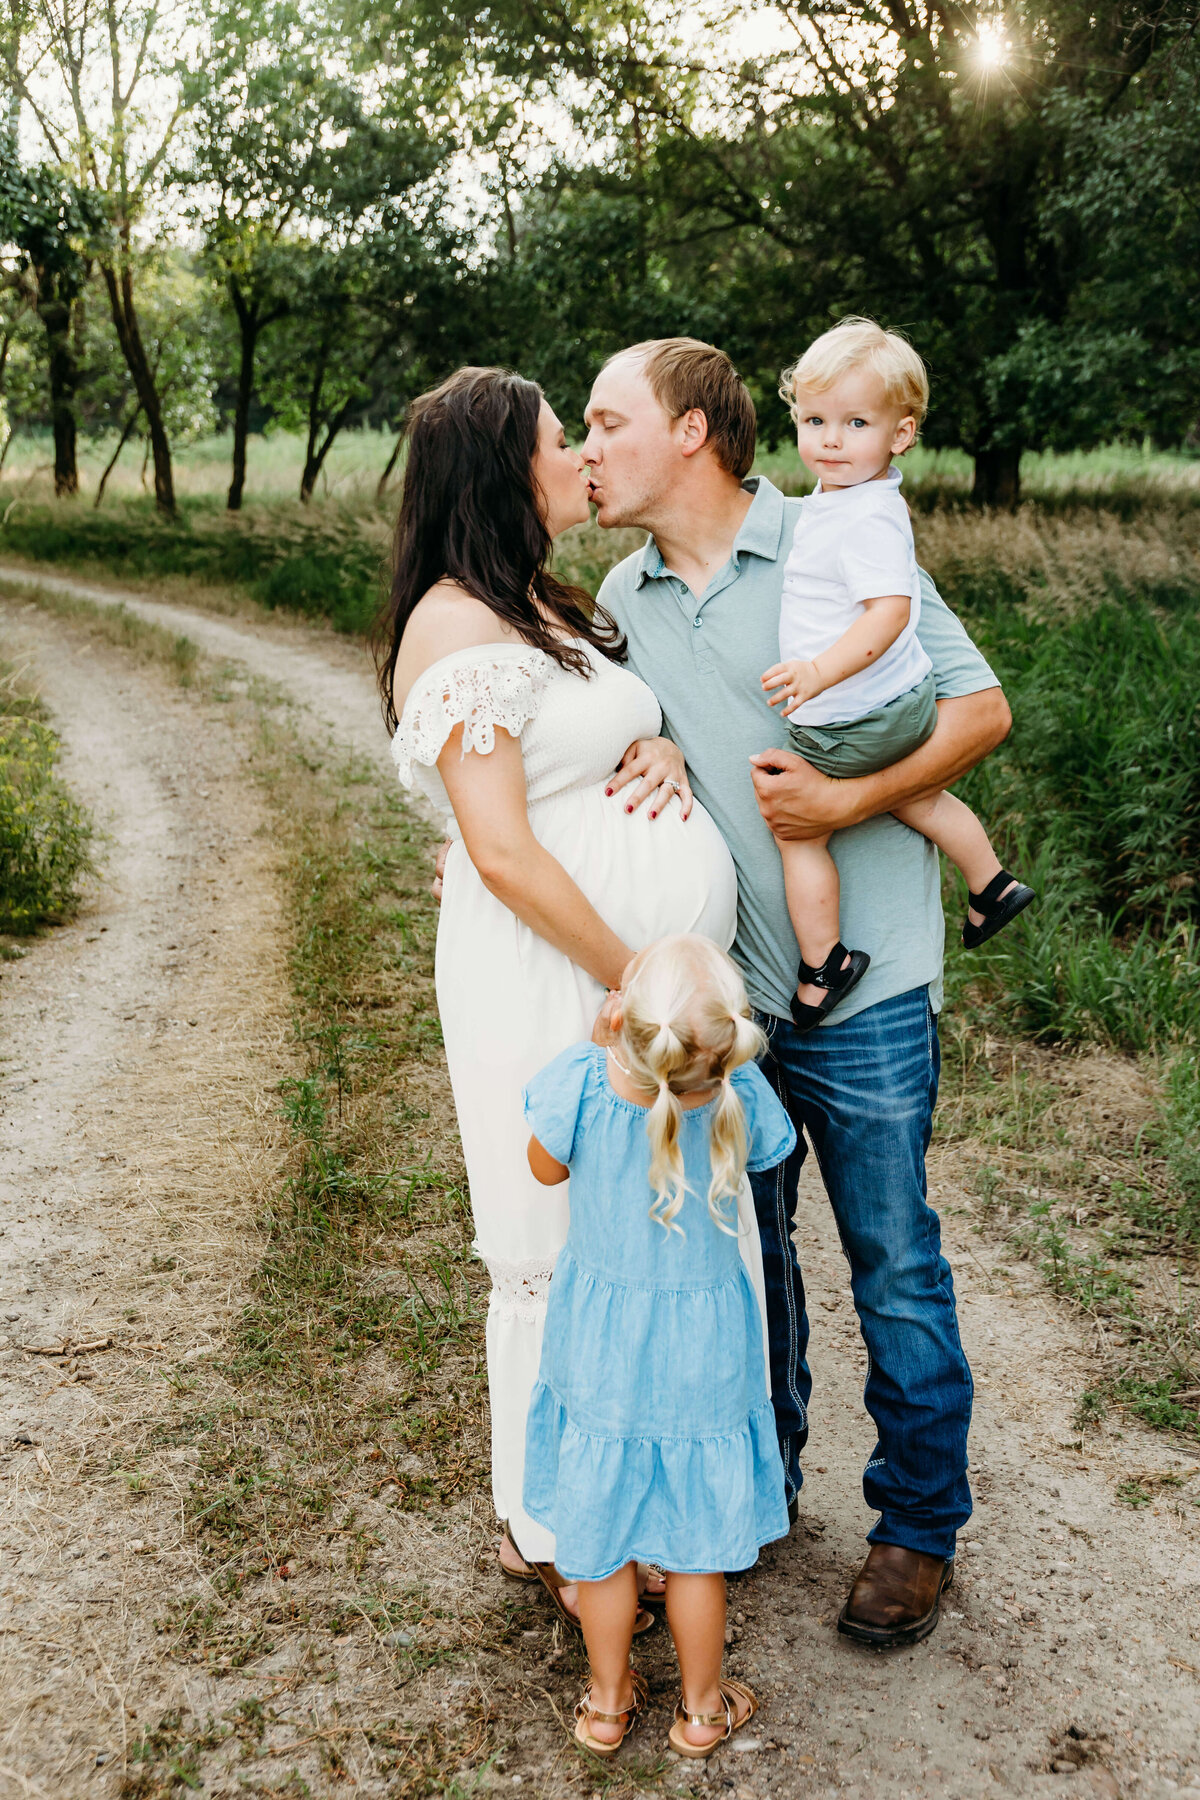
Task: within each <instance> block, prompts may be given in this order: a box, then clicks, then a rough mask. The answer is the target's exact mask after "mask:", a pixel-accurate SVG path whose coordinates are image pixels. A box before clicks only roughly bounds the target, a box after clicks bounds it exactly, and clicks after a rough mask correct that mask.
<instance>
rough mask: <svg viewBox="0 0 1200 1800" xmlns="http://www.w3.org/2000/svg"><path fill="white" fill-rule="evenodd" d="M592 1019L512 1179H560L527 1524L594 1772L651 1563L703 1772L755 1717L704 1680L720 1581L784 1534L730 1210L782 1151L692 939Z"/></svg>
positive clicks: (723, 960) (737, 1695) (716, 1651)
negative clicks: (662, 1574) (576, 1626)
mask: <svg viewBox="0 0 1200 1800" xmlns="http://www.w3.org/2000/svg"><path fill="white" fill-rule="evenodd" d="M606 1015H607V1018H606V1022H607V1025H608V1027H609V1031H610V1032H611V1034H612V1036H613V1039H614V1047H613V1048H611V1049H607V1050H606V1049H604V1048H601V1047H600V1046H599V1045H597V1044H594V1043H586V1044H575V1045H573V1046H572V1047H571V1048H570V1049H568V1050H564V1051H563V1052H562V1054H561V1055H560V1056H558V1057H556V1058H555V1060H554V1061H553V1062H552V1063H550V1064H549V1066H548V1067H547V1068H545V1069H543V1070H542V1071H541V1073H540V1074H539V1075H537V1076H535V1078H534V1080H533V1081H531V1082H530V1084H529V1086H528V1088H527V1089H526V1090H525V1115H526V1118H527V1119H528V1121H529V1124H530V1126H531V1128H532V1131H533V1136H532V1137H531V1138H530V1140H529V1164H530V1168H531V1169H532V1170H533V1173H534V1175H535V1176H536V1177H537V1178H538V1180H539V1181H542V1182H544V1183H546V1184H547V1185H551V1184H553V1183H556V1182H560V1181H565V1180H566V1179H567V1177H568V1175H569V1176H570V1178H571V1223H570V1229H569V1233H568V1236H567V1242H566V1245H565V1247H564V1249H563V1250H562V1251H561V1253H560V1255H559V1258H558V1263H557V1265H556V1267H555V1271H554V1278H553V1280H552V1282H551V1284H550V1298H549V1303H548V1306H547V1311H546V1329H545V1337H544V1340H543V1346H542V1362H541V1372H540V1377H539V1380H538V1383H537V1385H536V1387H535V1388H534V1392H533V1400H532V1403H531V1405H530V1411H529V1426H528V1431H527V1435H526V1451H525V1506H526V1508H527V1510H528V1512H529V1514H530V1516H531V1517H532V1518H534V1519H536V1520H538V1521H539V1522H540V1523H542V1524H543V1525H545V1526H546V1527H547V1528H548V1529H549V1530H551V1531H553V1533H554V1536H555V1543H556V1546H557V1549H556V1552H555V1560H556V1562H557V1564H558V1568H559V1570H560V1572H561V1574H562V1575H563V1576H564V1577H565V1578H566V1579H567V1580H569V1581H577V1582H578V1583H579V1588H578V1595H579V1616H580V1620H581V1623H582V1626H583V1635H584V1640H585V1642H586V1644H587V1650H588V1658H589V1662H590V1665H591V1680H590V1681H589V1683H588V1685H587V1687H586V1689H585V1690H584V1694H583V1698H582V1699H581V1700H580V1702H579V1704H578V1706H577V1707H576V1709H575V1717H576V1720H577V1725H576V1730H575V1736H576V1738H577V1739H578V1741H579V1742H580V1743H581V1744H582V1745H584V1746H585V1747H586V1748H587V1749H589V1750H591V1751H593V1752H595V1754H596V1755H598V1756H611V1755H613V1753H614V1752H615V1751H616V1750H617V1749H618V1748H619V1747H620V1745H621V1744H622V1743H623V1741H624V1739H625V1736H626V1733H627V1732H628V1731H629V1730H630V1729H631V1727H632V1725H633V1722H634V1719H635V1718H636V1716H637V1714H638V1713H639V1712H640V1711H641V1709H642V1707H643V1706H644V1704H645V1700H646V1689H645V1684H644V1683H643V1682H642V1681H641V1679H640V1677H639V1676H637V1675H636V1674H634V1672H633V1671H632V1670H631V1669H630V1666H629V1652H630V1646H631V1643H632V1639H633V1628H634V1621H635V1618H636V1615H637V1610H638V1589H637V1564H638V1563H639V1561H640V1562H649V1563H657V1564H659V1565H660V1566H661V1567H663V1568H665V1569H666V1570H667V1572H668V1573H667V1578H666V1601H667V1621H668V1624H669V1625H670V1628H671V1636H672V1638H673V1639H674V1642H675V1649H676V1653H677V1655H678V1657H679V1667H680V1673H681V1676H682V1685H683V1694H682V1699H681V1701H680V1704H679V1705H678V1706H677V1707H676V1709H675V1721H674V1724H673V1725H672V1728H671V1733H670V1744H671V1748H672V1749H673V1750H675V1751H677V1752H678V1753H679V1755H681V1756H686V1757H706V1756H710V1755H711V1754H712V1752H713V1751H714V1750H715V1749H716V1747H717V1745H718V1744H720V1743H723V1742H724V1740H725V1739H726V1738H727V1737H729V1735H730V1734H731V1732H734V1731H736V1730H737V1729H738V1727H739V1726H741V1725H744V1724H745V1723H746V1721H747V1720H748V1719H749V1718H750V1717H751V1716H752V1714H753V1713H754V1712H755V1710H756V1708H757V1704H758V1703H757V1701H756V1699H755V1697H754V1695H753V1694H752V1693H751V1692H750V1690H749V1688H747V1687H745V1686H743V1685H742V1683H740V1682H737V1681H731V1680H729V1679H725V1680H722V1677H721V1654H722V1648H723V1645H724V1641H725V1577H724V1571H725V1570H726V1569H746V1568H749V1567H750V1566H751V1565H752V1564H753V1563H754V1562H756V1561H757V1558H758V1552H759V1548H760V1546H761V1545H763V1544H766V1543H770V1542H771V1541H772V1540H774V1539H775V1538H780V1537H784V1536H785V1535H786V1533H787V1529H788V1518H787V1506H786V1502H785V1498H784V1481H783V1465H782V1463H781V1461H780V1456H779V1446H778V1442H777V1440H776V1434H775V1420H774V1416H773V1413H772V1409H771V1403H770V1400H769V1399H768V1397H767V1387H766V1379H765V1375H764V1370H763V1351H762V1326H761V1322H760V1315H759V1310H758V1303H757V1301H756V1299H755V1296H754V1290H753V1288H752V1286H751V1283H750V1279H749V1276H748V1275H747V1274H746V1273H745V1270H744V1266H743V1263H742V1259H741V1256H740V1254H739V1250H738V1243H737V1210H736V1195H737V1190H738V1186H739V1184H740V1182H741V1180H742V1176H743V1174H744V1172H745V1170H746V1169H747V1168H750V1169H769V1168H773V1167H775V1165H776V1164H777V1163H780V1162H782V1160H783V1158H784V1157H785V1156H786V1155H787V1154H788V1152H789V1151H790V1150H791V1149H792V1147H793V1145H794V1144H795V1141H796V1138H795V1133H794V1131H793V1129H792V1126H791V1123H790V1121H789V1120H788V1117H787V1114H786V1113H785V1112H784V1110H783V1108H782V1106H781V1105H780V1104H779V1101H778V1100H777V1099H776V1097H775V1095H774V1094H773V1092H772V1091H771V1089H770V1087H769V1086H768V1084H767V1082H766V1081H765V1080H764V1078H763V1076H762V1075H761V1074H760V1073H759V1070H758V1069H757V1067H756V1066H755V1064H754V1061H753V1059H754V1057H755V1056H756V1055H758V1054H759V1053H760V1052H761V1050H762V1048H763V1043H764V1040H763V1036H762V1033H761V1032H760V1031H759V1030H758V1028H757V1026H755V1025H754V1024H753V1023H752V1022H751V1020H750V1017H749V1007H748V1004H747V1000H746V990H745V988H744V986H743V985H742V978H741V976H740V975H739V974H738V972H737V970H736V969H735V967H734V965H733V964H732V963H731V962H730V960H729V958H728V957H727V956H726V955H725V954H724V952H723V951H721V950H718V948H717V947H716V945H715V944H713V943H711V942H710V941H709V940H708V939H707V938H702V937H692V936H681V937H670V938H663V939H661V940H660V941H659V942H658V943H655V944H651V945H650V946H649V948H648V949H646V950H643V951H642V952H641V954H640V955H639V956H637V957H635V958H634V960H633V962H632V963H631V964H630V965H629V968H628V970H627V971H626V974H625V979H624V981H623V983H622V986H621V989H620V991H619V993H617V994H615V995H613V996H612V997H611V999H610V1001H609V1002H608V1004H607V1008H606ZM603 1017H604V1015H602V1018H603Z"/></svg>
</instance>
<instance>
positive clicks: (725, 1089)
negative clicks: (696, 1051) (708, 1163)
mask: <svg viewBox="0 0 1200 1800" xmlns="http://www.w3.org/2000/svg"><path fill="white" fill-rule="evenodd" d="M709 1145H710V1149H711V1154H712V1182H711V1183H710V1185H709V1190H708V1210H709V1212H710V1213H711V1214H712V1218H713V1223H714V1224H715V1225H719V1226H720V1228H721V1230H722V1231H727V1232H728V1233H729V1235H730V1237H736V1236H737V1211H736V1196H737V1191H738V1188H739V1187H740V1186H741V1181H742V1176H743V1175H744V1174H745V1173H746V1114H745V1111H744V1109H743V1107H742V1103H741V1101H740V1100H739V1099H738V1093H737V1089H736V1088H735V1087H734V1085H733V1083H732V1081H730V1079H729V1076H728V1075H726V1076H725V1077H724V1078H723V1079H722V1082H721V1094H720V1098H719V1099H718V1101H717V1110H716V1112H715V1114H714V1115H713V1122H712V1132H711V1135H710V1138H709Z"/></svg>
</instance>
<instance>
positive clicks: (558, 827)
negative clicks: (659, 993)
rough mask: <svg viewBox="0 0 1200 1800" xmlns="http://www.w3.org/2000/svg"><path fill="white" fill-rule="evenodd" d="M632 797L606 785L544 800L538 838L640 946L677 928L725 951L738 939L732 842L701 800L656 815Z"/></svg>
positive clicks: (536, 815) (534, 814) (535, 812)
mask: <svg viewBox="0 0 1200 1800" xmlns="http://www.w3.org/2000/svg"><path fill="white" fill-rule="evenodd" d="M624 802H625V796H624V795H623V794H620V793H618V794H613V795H612V796H611V797H606V796H605V793H604V787H603V784H599V785H598V786H596V787H594V788H586V789H584V790H582V791H579V792H574V793H570V794H560V795H557V796H555V797H553V798H550V799H547V800H542V801H540V802H538V803H537V804H536V805H535V806H534V807H533V808H531V811H530V822H531V824H532V825H533V829H534V832H535V834H536V836H537V838H538V840H539V841H540V842H541V843H542V844H543V845H544V846H545V848H546V849H547V850H548V851H549V852H550V854H551V855H552V856H554V857H556V858H557V859H558V861H559V862H560V863H561V864H562V865H563V867H564V869H566V871H567V873H568V874H569V875H570V876H571V878H572V879H573V880H574V881H576V882H577V883H578V885H579V886H580V888H582V890H583V892H584V893H585V894H586V895H587V897H588V899H589V900H590V901H591V903H592V905H593V906H594V907H595V908H596V911H597V912H598V913H599V914H600V917H601V918H602V919H603V920H604V921H605V923H606V924H608V925H610V926H611V927H612V929H613V930H614V931H615V932H616V933H617V935H618V937H621V938H623V939H624V941H625V942H626V943H627V944H628V945H629V946H630V948H631V949H633V950H640V949H641V948H642V947H643V946H644V945H646V944H649V943H652V942H653V941H654V939H655V938H660V937H666V936H667V935H668V934H669V933H671V932H675V931H695V932H699V933H701V934H702V935H703V936H704V937H710V938H712V939H713V941H714V942H715V943H718V944H720V945H721V947H722V949H728V948H729V945H730V944H731V943H732V942H733V934H734V930H735V927H736V922H737V877H736V875H735V873H734V867H733V859H732V857H731V856H730V854H729V851H728V850H727V848H726V846H725V840H724V839H723V838H722V836H721V834H720V832H719V831H718V830H717V828H716V826H715V825H714V824H713V822H712V820H711V819H710V817H709V816H708V814H707V813H706V812H705V810H704V808H703V807H702V806H701V805H700V804H699V803H698V802H697V804H696V805H695V806H694V807H693V809H692V813H691V817H690V818H689V819H687V820H686V821H685V820H684V819H682V818H681V817H680V811H679V802H678V800H672V801H671V804H670V805H669V806H668V807H667V809H666V811H665V812H662V813H660V814H659V816H658V818H657V819H652V818H651V817H650V814H649V812H648V811H647V809H646V807H645V806H641V807H639V809H638V810H637V812H635V813H627V812H626V811H625V804H624Z"/></svg>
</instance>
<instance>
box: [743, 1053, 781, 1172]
mask: <svg viewBox="0 0 1200 1800" xmlns="http://www.w3.org/2000/svg"><path fill="white" fill-rule="evenodd" d="M732 1079H733V1085H734V1087H735V1088H736V1089H737V1094H738V1098H739V1099H740V1100H741V1103H742V1107H743V1109H744V1111H745V1114H746V1146H747V1156H746V1167H747V1169H748V1170H750V1172H751V1173H752V1174H755V1175H757V1174H758V1173H759V1171H760V1170H762V1169H774V1168H775V1167H777V1165H778V1164H779V1163H781V1162H782V1161H783V1159H784V1157H785V1156H789V1155H790V1154H791V1152H792V1151H793V1150H794V1149H795V1148H796V1131H795V1127H794V1126H793V1124H792V1121H791V1120H790V1119H789V1118H788V1116H787V1113H786V1112H785V1111H784V1109H783V1106H782V1104H781V1103H780V1100H779V1097H778V1095H777V1094H776V1092H775V1090H774V1088H773V1087H772V1086H771V1084H770V1082H769V1081H768V1080H767V1078H766V1076H765V1075H764V1074H763V1072H762V1070H761V1069H760V1068H759V1066H758V1064H757V1063H743V1064H742V1067H741V1068H740V1069H735V1070H734V1072H733V1077H732Z"/></svg>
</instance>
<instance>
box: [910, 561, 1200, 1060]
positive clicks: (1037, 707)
mask: <svg viewBox="0 0 1200 1800" xmlns="http://www.w3.org/2000/svg"><path fill="white" fill-rule="evenodd" d="M944 591H945V594H946V598H947V599H948V600H949V601H950V603H951V604H952V605H953V604H957V605H958V607H959V609H960V610H962V611H963V613H964V615H965V617H966V620H967V623H968V626H969V628H970V629H971V630H972V632H973V633H974V634H975V635H976V637H977V638H978V640H979V641H980V643H981V645H982V646H983V648H984V649H985V651H986V653H987V654H988V655H989V658H990V660H991V661H992V663H993V666H994V667H995V668H996V671H997V674H998V675H999V676H1000V678H1001V681H1002V683H1003V685H1004V688H1005V692H1006V694H1007V696H1008V698H1009V701H1010V704H1011V705H1012V708H1013V713H1014V717H1015V719H1016V721H1017V723H1016V727H1015V729H1014V731H1013V734H1012V736H1011V738H1010V739H1009V741H1008V743H1007V744H1005V745H1004V746H1003V748H1002V749H1001V750H1000V751H998V752H997V753H996V754H995V755H994V756H992V757H990V758H989V759H988V760H987V761H986V762H985V763H983V764H982V765H981V766H980V767H979V768H978V769H976V770H974V771H973V772H972V773H971V775H970V776H968V777H967V779H966V780H965V781H963V782H962V783H961V784H960V785H959V789H958V791H959V792H960V793H961V794H962V797H963V798H964V799H965V800H967V801H968V802H969V803H970V804H971V805H972V806H974V807H975V809H976V810H977V811H978V812H979V813H980V814H981V816H982V817H983V818H984V819H985V820H986V821H987V823H988V825H989V827H990V829H991V830H992V831H993V834H994V836H995V839H996V842H997V845H998V848H999V850H1000V854H1001V856H1002V858H1003V860H1004V862H1005V863H1006V865H1007V866H1008V867H1011V868H1014V869H1019V870H1020V871H1021V872H1022V875H1023V877H1024V878H1025V879H1027V880H1029V881H1030V882H1031V883H1032V884H1033V885H1034V886H1035V887H1037V888H1038V889H1039V893H1040V899H1039V902H1038V906H1037V908H1036V909H1035V910H1033V911H1031V912H1030V913H1029V914H1028V915H1026V918H1025V920H1024V921H1023V922H1022V924H1021V925H1019V926H1018V927H1015V928H1014V929H1013V930H1012V931H1010V932H1008V933H1006V934H1005V937H1004V938H1003V940H999V941H997V942H996V943H994V944H993V945H992V946H991V947H990V948H989V950H988V951H987V952H986V953H985V954H983V955H977V956H975V957H973V958H972V957H969V956H967V954H966V953H964V952H960V951H958V950H955V952H954V954H953V957H952V965H951V967H952V979H956V980H957V981H959V982H964V981H975V982H978V983H981V984H982V985H983V986H984V988H985V989H986V991H987V993H988V994H989V996H990V997H991V999H992V1000H993V1002H994V1003H995V1004H996V1005H997V1006H998V1008H999V1009H1000V1010H1001V1011H1003V1012H1004V1013H1006V1014H1007V1015H1008V1016H1009V1017H1010V1018H1012V1019H1013V1020H1014V1021H1016V1022H1017V1023H1019V1024H1020V1026H1021V1027H1022V1028H1023V1029H1026V1030H1030V1031H1032V1032H1033V1033H1034V1034H1035V1035H1038V1036H1044V1037H1059V1038H1063V1039H1067V1040H1071V1039H1083V1038H1089V1037H1090V1038H1099V1039H1100V1040H1102V1041H1108V1042H1110V1043H1113V1044H1116V1045H1118V1046H1120V1047H1122V1048H1124V1049H1128V1050H1145V1049H1149V1048H1165V1047H1166V1046H1168V1045H1170V1044H1171V1043H1175V1042H1184V1043H1200V937H1198V929H1200V732H1198V731H1197V713H1198V706H1200V702H1198V699H1197V696H1198V695H1200V616H1198V615H1197V613H1196V612H1195V611H1194V610H1192V611H1190V612H1180V613H1178V614H1176V615H1174V616H1164V615H1163V614H1161V613H1160V612H1158V611H1157V610H1155V609H1154V608H1152V607H1151V606H1150V605H1149V604H1147V601H1146V600H1145V598H1143V597H1142V596H1140V595H1138V594H1136V593H1123V594H1120V595H1118V596H1114V598H1112V599H1111V600H1108V601H1105V602H1103V603H1102V604H1100V605H1099V606H1098V607H1096V608H1095V609H1094V610H1092V611H1090V612H1088V613H1086V614H1084V615H1081V616H1079V617H1076V618H1073V619H1066V620H1063V619H1058V618H1051V619H1046V618H1045V617H1039V615H1038V613H1037V612H1036V611H1035V609H1034V607H1033V606H1032V605H1030V604H1029V602H1030V601H1031V600H1036V597H1037V596H1036V592H1030V591H1029V590H1028V589H1027V590H1025V592H1021V591H1020V590H1019V589H1015V588H1014V584H1013V582H1012V580H1011V578H997V577H995V576H993V577H992V578H991V579H985V581H984V582H982V583H981V582H980V581H978V580H977V579H976V578H974V577H972V578H969V579H968V580H967V581H964V582H962V583H961V584H959V583H957V582H956V581H955V580H954V578H953V576H951V577H950V578H949V579H946V581H945V587H944ZM954 885H955V889H956V890H958V889H959V888H960V886H961V884H959V883H957V882H956V883H955V884H954ZM961 905H962V901H961V898H959V896H958V893H957V891H956V897H955V901H954V914H955V915H957V914H958V913H959V912H960V911H961Z"/></svg>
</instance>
